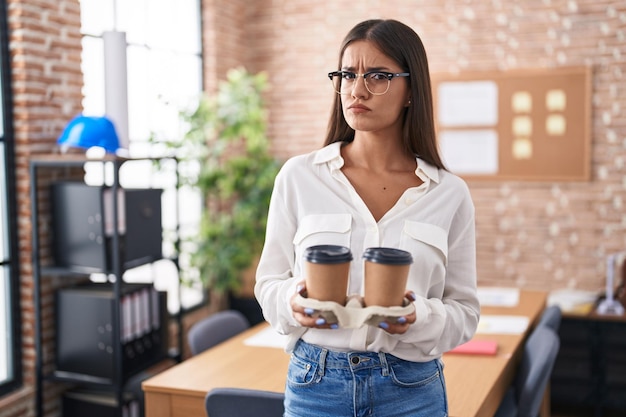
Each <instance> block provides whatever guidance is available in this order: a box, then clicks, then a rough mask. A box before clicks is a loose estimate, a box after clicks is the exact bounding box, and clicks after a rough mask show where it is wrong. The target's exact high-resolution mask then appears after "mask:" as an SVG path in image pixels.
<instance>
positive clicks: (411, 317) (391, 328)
mask: <svg viewBox="0 0 626 417" xmlns="http://www.w3.org/2000/svg"><path fill="white" fill-rule="evenodd" d="M404 296H405V297H406V298H407V299H408V300H410V301H411V302H413V301H415V300H416V297H415V293H414V292H413V291H407V292H406V294H405V295H404ZM416 319H417V316H416V315H415V310H413V312H412V313H411V314H407V315H406V316H401V317H390V318H389V319H388V320H384V321H382V322H380V323H379V324H378V327H380V328H381V329H383V330H384V331H386V332H387V333H389V334H403V333H405V332H406V331H407V330H409V326H410V325H411V324H413V323H415V320H416Z"/></svg>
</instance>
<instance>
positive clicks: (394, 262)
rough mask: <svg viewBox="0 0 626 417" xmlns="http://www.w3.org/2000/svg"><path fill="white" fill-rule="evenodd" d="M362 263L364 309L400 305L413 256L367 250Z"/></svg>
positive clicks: (381, 249)
mask: <svg viewBox="0 0 626 417" xmlns="http://www.w3.org/2000/svg"><path fill="white" fill-rule="evenodd" d="M363 259H364V260H365V265H364V266H365V272H364V274H365V282H364V286H365V292H364V295H363V301H364V303H365V307H370V306H380V307H395V306H402V304H403V300H404V294H405V293H406V283H407V279H408V276H409V268H410V267H411V264H412V263H413V257H412V256H411V254H410V253H409V252H407V251H404V250H401V249H394V248H380V247H379V248H368V249H366V250H365V252H364V253H363Z"/></svg>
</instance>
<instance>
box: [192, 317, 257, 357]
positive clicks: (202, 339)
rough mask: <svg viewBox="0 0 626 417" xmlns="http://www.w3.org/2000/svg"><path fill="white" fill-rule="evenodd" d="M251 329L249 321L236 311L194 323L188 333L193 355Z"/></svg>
mask: <svg viewBox="0 0 626 417" xmlns="http://www.w3.org/2000/svg"><path fill="white" fill-rule="evenodd" d="M249 327H250V323H249V322H248V319H246V317H245V316H244V315H243V314H242V313H240V312H239V311H236V310H224V311H219V312H217V313H214V314H212V315H210V316H209V317H207V318H205V319H202V320H200V321H198V322H196V323H194V324H193V325H192V326H191V328H190V329H189V332H188V333H187V342H188V343H189V349H190V350H191V354H192V355H197V354H198V353H200V352H203V351H205V350H207V349H208V348H210V347H213V346H215V345H217V344H218V343H221V342H223V341H224V340H226V339H229V338H231V337H233V336H235V335H237V334H239V333H241V332H243V331H244V330H246V329H248V328H249Z"/></svg>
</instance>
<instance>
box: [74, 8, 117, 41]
mask: <svg viewBox="0 0 626 417" xmlns="http://www.w3.org/2000/svg"><path fill="white" fill-rule="evenodd" d="M115 1H116V0H80V24H81V29H82V32H83V33H85V34H89V35H93V36H100V35H102V32H104V31H106V30H113V29H115V18H114V16H113V11H114V3H115ZM117 3H123V1H122V2H120V1H118V2H117Z"/></svg>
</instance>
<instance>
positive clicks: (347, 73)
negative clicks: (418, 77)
mask: <svg viewBox="0 0 626 417" xmlns="http://www.w3.org/2000/svg"><path fill="white" fill-rule="evenodd" d="M371 74H381V75H384V76H385V77H387V81H388V84H387V89H386V90H385V91H384V92H383V93H374V92H372V91H371V90H370V89H369V87H368V85H367V78H366V77H367V76H368V75H371ZM410 75H411V73H409V72H387V71H368V72H366V73H364V74H358V73H356V72H352V71H331V72H329V73H328V78H329V79H330V81H331V82H333V78H334V77H341V78H342V79H343V77H344V76H348V77H349V79H352V80H356V78H357V77H358V76H361V77H363V81H365V88H367V91H369V92H370V93H371V94H373V95H375V96H382V95H383V94H385V93H387V91H389V86H390V85H391V80H393V79H394V78H396V77H409V76H410ZM334 90H335V92H336V93H337V94H346V93H341V92H340V91H337V90H336V89H334Z"/></svg>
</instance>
